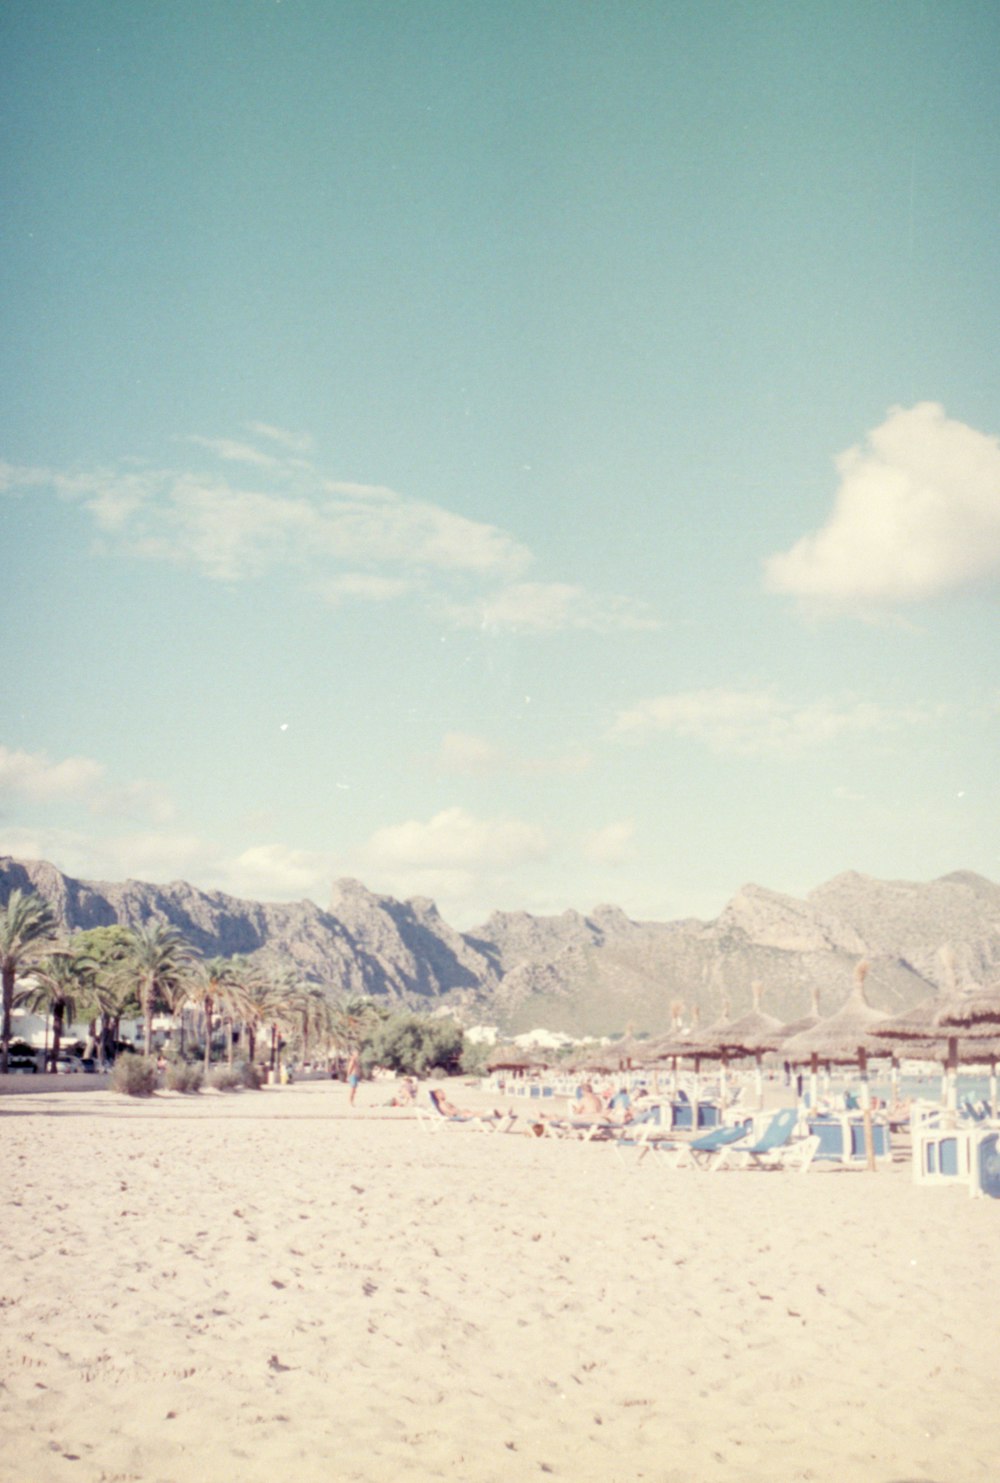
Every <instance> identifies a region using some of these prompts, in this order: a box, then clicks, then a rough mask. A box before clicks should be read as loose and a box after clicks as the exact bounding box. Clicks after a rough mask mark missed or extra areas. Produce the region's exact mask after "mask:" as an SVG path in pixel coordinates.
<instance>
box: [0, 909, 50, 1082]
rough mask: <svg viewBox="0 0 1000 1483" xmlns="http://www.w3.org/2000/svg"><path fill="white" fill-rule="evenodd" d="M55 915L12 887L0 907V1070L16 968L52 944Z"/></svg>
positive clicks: (7, 1040) (3, 1067)
mask: <svg viewBox="0 0 1000 1483" xmlns="http://www.w3.org/2000/svg"><path fill="white" fill-rule="evenodd" d="M55 931H56V919H55V917H54V916H53V914H52V911H51V909H50V907H49V906H48V905H47V903H46V902H44V901H43V900H42V898H41V897H40V896H36V895H34V894H33V893H28V892H25V891H21V890H19V889H18V890H14V891H11V893H10V895H9V896H8V898H7V905H6V906H5V907H3V909H2V910H0V974H2V979H3V1030H2V1034H0V1073H4V1074H6V1071H7V1059H8V1056H9V1054H10V1012H11V1009H12V1008H13V1005H14V980H15V978H16V977H17V971H18V969H19V968H20V967H21V966H22V965H25V964H28V963H32V962H35V961H37V959H38V958H39V957H40V956H42V955H43V954H44V952H45V949H46V948H51V947H52V946H53V939H54V937H55Z"/></svg>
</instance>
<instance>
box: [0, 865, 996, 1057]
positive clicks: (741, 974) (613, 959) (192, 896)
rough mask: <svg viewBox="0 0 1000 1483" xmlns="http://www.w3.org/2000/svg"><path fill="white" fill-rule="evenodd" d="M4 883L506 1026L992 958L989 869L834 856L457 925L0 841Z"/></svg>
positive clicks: (783, 1015)
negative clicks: (893, 866)
mask: <svg viewBox="0 0 1000 1483" xmlns="http://www.w3.org/2000/svg"><path fill="white" fill-rule="evenodd" d="M18 887H19V888H20V889H22V890H26V891H36V892H37V893H38V894H39V895H40V896H42V897H43V898H44V899H45V900H46V901H47V902H48V903H49V904H50V906H51V907H52V910H53V912H54V913H55V916H56V918H57V920H58V922H59V924H60V926H61V928H62V929H63V931H66V932H72V931H76V930H78V929H81V928H86V927H96V926H107V925H111V924H113V923H116V922H117V923H122V924H124V925H126V926H135V925H138V924H139V923H141V922H144V921H148V920H150V919H159V920H162V921H166V922H169V923H171V924H172V925H173V926H175V927H177V928H178V929H179V930H180V931H181V932H182V933H183V934H184V936H185V937H186V938H187V939H188V940H189V941H190V942H191V943H192V944H193V945H194V946H195V947H196V948H198V949H199V950H200V951H201V952H203V953H205V954H206V955H217V954H219V955H229V954H231V953H244V954H249V955H263V956H265V957H267V958H268V959H270V960H274V959H280V960H281V961H283V962H285V963H289V964H292V965H293V966H294V967H296V968H297V969H298V971H299V972H300V973H301V974H302V975H303V976H304V977H306V978H309V979H312V980H315V981H316V982H319V983H322V984H325V985H328V986H329V987H330V988H331V989H333V990H334V991H335V992H337V993H345V994H362V993H363V994H371V995H375V996H377V997H379V998H382V999H383V1000H388V1001H390V1002H393V1003H395V1004H397V1005H399V1006H404V1005H409V1006H420V1007H424V1008H427V1009H438V1008H441V1009H449V1010H451V1011H453V1012H455V1013H456V1014H457V1015H458V1017H459V1018H460V1019H461V1020H462V1021H463V1022H464V1023H466V1024H474V1023H489V1024H496V1025H498V1026H500V1027H501V1029H502V1030H504V1031H507V1032H510V1033H516V1032H518V1031H521V1030H525V1029H530V1028H533V1027H536V1026H540V1027H545V1028H548V1029H552V1030H561V1031H564V1032H566V1033H569V1034H574V1035H584V1034H593V1035H598V1034H609V1033H615V1032H619V1031H623V1030H626V1029H631V1030H632V1031H634V1032H636V1033H641V1032H643V1031H649V1032H651V1033H657V1032H660V1031H664V1030H667V1029H668V1028H669V1027H670V1019H671V1006H672V1005H674V1004H676V1003H682V1004H683V1005H684V1006H685V1009H686V1011H687V1014H688V1016H689V1017H690V1015H691V1014H692V1013H694V1012H695V1010H697V1014H698V1016H699V1017H700V1020H701V1023H702V1024H708V1023H710V1022H711V1021H712V1020H713V1019H715V1018H717V1017H718V1015H719V1014H720V1012H721V1011H722V1009H723V1007H724V1006H727V1007H728V1010H729V1012H730V1013H731V1014H732V1015H734V1016H735V1015H739V1014H741V1013H742V1012H743V1011H744V1010H745V1009H748V1008H749V1007H750V1004H751V987H750V986H751V984H752V983H754V982H759V983H760V984H761V985H762V986H763V990H764V1008H765V1009H766V1010H767V1011H768V1012H769V1013H771V1014H774V1015H777V1016H778V1017H779V1018H780V1019H793V1018H796V1017H797V1016H800V1015H802V1014H804V1013H806V1012H808V1010H809V1007H810V1002H811V994H812V991H813V990H818V991H819V994H820V1003H821V1008H822V1010H823V1012H825V1013H829V1012H830V1011H832V1010H833V1009H835V1008H836V1007H837V1005H838V1004H839V1003H840V1002H841V1001H842V1000H843V999H844V997H845V996H846V994H847V992H848V990H849V988H850V985H851V982H852V978H853V972H854V968H855V966H856V965H857V963H858V962H859V960H861V959H862V958H863V959H866V960H867V961H868V963H869V965H870V970H869V977H868V980H867V984H866V988H867V990H868V996H869V999H870V1000H871V1002H872V1003H873V1004H875V1005H878V1006H879V1007H881V1008H885V1009H889V1010H892V1011H898V1010H904V1009H907V1008H909V1007H910V1006H911V1005H912V1004H915V1003H916V1002H918V1001H919V1000H920V999H923V998H925V997H926V996H927V995H928V994H931V993H933V992H934V991H935V990H936V989H937V988H939V987H942V986H943V984H942V977H943V974H944V972H945V969H944V963H943V958H942V955H941V948H942V947H943V946H944V945H945V944H948V945H949V946H950V947H951V948H952V949H953V961H954V964H955V972H956V975H957V977H958V980H959V981H960V982H978V983H982V982H989V981H991V980H992V979H995V978H996V977H997V975H998V973H1000V886H997V885H995V884H994V883H993V882H991V881H989V880H986V879H985V878H984V877H983V876H980V875H975V874H973V873H972V872H969V871H957V872H955V873H953V874H950V875H946V876H943V877H941V878H940V879H938V880H933V881H930V882H927V883H917V882H910V881H883V880H877V879H874V878H872V877H870V876H865V875H859V874H857V873H856V872H853V871H849V872H847V873H845V874H843V875H838V876H836V877H834V879H833V880H830V881H828V882H827V883H826V884H825V885H821V886H819V887H817V888H816V889H815V890H813V891H811V892H809V893H808V895H806V896H805V897H804V898H798V897H795V896H789V895H784V894H782V893H780V892H777V891H771V890H768V889H766V888H765V887H763V886H758V885H746V886H743V887H742V889H741V890H739V891H738V892H737V893H736V895H735V896H733V898H732V900H731V901H729V903H728V904H727V905H726V907H725V909H724V910H723V911H722V912H721V913H720V915H719V916H718V917H717V918H716V919H715V920H714V921H699V920H695V919H686V920H681V921H674V922H638V921H633V920H632V919H631V918H630V917H628V916H626V914H625V913H624V912H623V911H622V910H621V909H620V908H618V907H616V906H598V907H595V908H594V910H593V911H591V912H589V913H588V914H586V915H583V914H581V913H579V912H577V911H566V912H563V913H562V914H561V915H559V916H547V917H543V916H531V915H530V914H529V913H527V912H495V913H494V914H493V915H492V916H491V917H490V918H489V920H488V921H486V922H485V923H484V924H483V925H482V926H481V927H478V928H476V929H475V930H473V931H470V932H459V931H456V930H455V929H454V928H452V927H450V926H449V925H448V923H447V922H445V921H444V919H443V918H442V917H441V915H440V913H439V912H438V910H437V908H436V906H435V905H434V903H433V901H430V900H428V899H427V898H425V897H413V898H411V899H409V900H407V901H397V900H395V899H394V898H393V897H391V896H381V895H377V894H376V893H374V892H372V891H369V890H368V889H367V888H366V887H365V886H363V885H362V884H361V883H360V882H359V881H356V880H348V879H345V880H339V881H337V882H335V884H334V886H333V891H332V896H331V900H330V905H329V908H328V909H327V910H323V909H321V908H320V907H319V906H317V905H315V904H314V903H313V902H311V901H298V902H295V903H291V904H284V903H274V902H270V903H266V902H258V901H242V900H239V899H238V898H236V897H233V896H227V895H225V894H224V893H222V892H220V891H202V890H199V889H198V888H197V887H195V886H191V885H189V884H187V882H185V881H173V882H171V883H170V884H169V885H151V884H148V883H146V882H144V881H136V880H127V881H124V882H118V883H115V882H106V881H83V880H75V879H73V878H72V877H71V876H67V875H64V874H63V873H62V872H61V871H60V870H58V869H56V867H55V866H54V865H50V864H48V863H47V862H45V861H40V860H16V859H13V858H11V857H9V856H0V903H2V902H5V901H6V900H7V897H8V896H9V894H10V892H11V891H12V890H14V889H16V888H18Z"/></svg>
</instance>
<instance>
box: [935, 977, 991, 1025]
mask: <svg viewBox="0 0 1000 1483" xmlns="http://www.w3.org/2000/svg"><path fill="white" fill-rule="evenodd" d="M938 1025H939V1026H940V1027H941V1028H943V1029H947V1028H948V1027H949V1026H954V1027H955V1028H958V1027H960V1026H965V1027H966V1028H973V1027H975V1026H988V1025H992V1026H994V1027H995V1026H997V1025H1000V979H997V981H996V982H995V983H992V984H989V985H988V986H987V987H986V988H982V987H980V986H979V985H978V984H974V985H971V986H970V987H969V988H967V989H966V990H965V991H964V993H961V994H955V995H953V996H952V998H951V999H950V1000H949V1001H948V1003H947V1004H945V1005H944V1006H942V1009H941V1012H940V1014H939V1016H938Z"/></svg>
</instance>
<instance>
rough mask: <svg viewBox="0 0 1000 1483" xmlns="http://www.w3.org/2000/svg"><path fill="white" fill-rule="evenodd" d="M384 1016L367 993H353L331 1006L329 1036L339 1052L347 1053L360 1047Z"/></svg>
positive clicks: (381, 1009)
mask: <svg viewBox="0 0 1000 1483" xmlns="http://www.w3.org/2000/svg"><path fill="white" fill-rule="evenodd" d="M385 1017H386V1015H385V1011H384V1009H383V1007H382V1006H381V1005H380V1004H376V1003H375V1001H374V999H370V998H369V997H368V995H367V994H353V995H351V996H350V997H349V998H346V999H341V1000H340V1001H339V1003H336V1004H335V1005H334V1006H333V1015H332V1021H331V1026H330V1038H331V1040H332V1041H333V1043H334V1045H335V1046H336V1047H337V1049H338V1050H339V1051H340V1052H342V1053H343V1052H346V1053H347V1054H348V1055H349V1054H350V1053H351V1052H352V1051H358V1050H360V1049H361V1043H362V1041H363V1040H364V1039H365V1038H366V1036H368V1035H369V1034H370V1033H371V1032H372V1030H373V1029H374V1027H375V1025H376V1023H377V1022H378V1021H379V1020H382V1019H384V1018H385Z"/></svg>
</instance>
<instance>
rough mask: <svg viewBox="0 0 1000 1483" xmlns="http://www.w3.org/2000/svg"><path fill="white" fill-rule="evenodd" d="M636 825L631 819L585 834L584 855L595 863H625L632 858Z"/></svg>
mask: <svg viewBox="0 0 1000 1483" xmlns="http://www.w3.org/2000/svg"><path fill="white" fill-rule="evenodd" d="M634 839H635V825H634V824H633V822H632V820H631V819H623V820H621V821H620V822H619V823H617V824H606V825H605V826H604V828H603V829H594V830H591V832H590V833H589V834H586V835H584V839H583V855H584V859H586V860H589V861H590V862H591V863H592V864H594V865H609V866H610V865H624V864H625V863H626V862H627V861H628V860H630V859H631V858H632V854H633V850H632V842H633V840H634Z"/></svg>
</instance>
